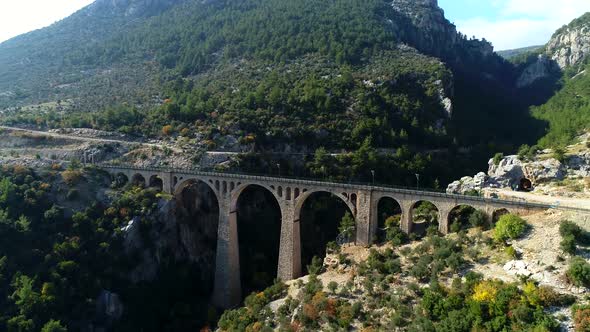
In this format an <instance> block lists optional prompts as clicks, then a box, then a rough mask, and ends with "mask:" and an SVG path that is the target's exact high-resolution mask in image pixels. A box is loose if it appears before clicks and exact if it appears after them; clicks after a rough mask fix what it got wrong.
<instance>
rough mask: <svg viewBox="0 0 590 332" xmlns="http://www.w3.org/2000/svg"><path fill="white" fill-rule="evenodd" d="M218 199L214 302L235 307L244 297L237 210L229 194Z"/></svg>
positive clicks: (217, 304) (226, 306)
mask: <svg viewBox="0 0 590 332" xmlns="http://www.w3.org/2000/svg"><path fill="white" fill-rule="evenodd" d="M218 201H219V226H218V232H217V256H216V261H215V285H214V288H213V304H214V305H216V306H218V307H220V308H233V307H236V306H238V305H239V304H240V302H241V299H242V298H241V297H242V285H241V280H240V249H239V242H238V224H237V211H236V210H235V208H233V207H232V204H231V199H230V197H227V195H223V196H222V195H218Z"/></svg>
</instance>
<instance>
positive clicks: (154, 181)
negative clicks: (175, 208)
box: [149, 175, 164, 191]
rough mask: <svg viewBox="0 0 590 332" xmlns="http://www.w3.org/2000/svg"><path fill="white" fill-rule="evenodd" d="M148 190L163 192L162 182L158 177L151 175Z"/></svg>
mask: <svg viewBox="0 0 590 332" xmlns="http://www.w3.org/2000/svg"><path fill="white" fill-rule="evenodd" d="M149 186H150V188H157V189H158V190H159V191H162V190H164V180H162V178H160V177H159V176H158V175H152V176H151V177H150V182H149Z"/></svg>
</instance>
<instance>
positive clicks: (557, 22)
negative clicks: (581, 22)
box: [456, 0, 590, 50]
mask: <svg viewBox="0 0 590 332" xmlns="http://www.w3.org/2000/svg"><path fill="white" fill-rule="evenodd" d="M498 4H499V8H500V12H501V15H500V17H498V18H496V19H486V18H473V19H468V20H462V21H458V22H456V24H457V28H458V29H459V31H461V32H463V33H464V34H466V35H467V36H470V37H471V36H476V37H478V38H486V39H487V40H489V41H491V42H492V43H493V44H494V46H495V49H496V50H505V49H513V48H519V47H525V46H531V45H543V44H545V43H547V41H549V38H551V35H552V34H553V32H555V30H557V29H558V28H560V27H561V26H563V25H564V24H567V23H569V22H571V21H572V20H573V19H575V18H576V17H579V16H581V15H583V14H584V13H585V12H588V11H590V1H589V0H561V1H556V0H504V1H501V2H499V3H498Z"/></svg>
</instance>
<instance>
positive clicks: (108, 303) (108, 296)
mask: <svg viewBox="0 0 590 332" xmlns="http://www.w3.org/2000/svg"><path fill="white" fill-rule="evenodd" d="M123 311H124V306H123V303H122V302H121V299H120V298H119V295H118V294H116V293H112V292H110V291H108V290H102V291H101V292H100V294H99V295H98V298H97V299H96V317H97V320H98V321H100V322H102V323H103V324H105V325H107V326H108V325H111V324H112V323H113V322H115V321H117V320H119V319H120V318H121V317H122V316H123Z"/></svg>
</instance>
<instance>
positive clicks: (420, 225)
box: [411, 201, 438, 238]
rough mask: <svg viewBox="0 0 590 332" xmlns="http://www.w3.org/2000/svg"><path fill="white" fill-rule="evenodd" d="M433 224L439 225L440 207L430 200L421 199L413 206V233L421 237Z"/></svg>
mask: <svg viewBox="0 0 590 332" xmlns="http://www.w3.org/2000/svg"><path fill="white" fill-rule="evenodd" d="M431 226H438V208H437V207H436V206H435V205H434V204H432V203H431V202H428V201H419V202H416V204H414V206H413V207H412V226H411V235H412V236H415V237H418V238H421V237H424V236H425V235H426V231H427V230H428V228H429V227H431Z"/></svg>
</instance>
